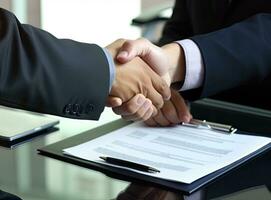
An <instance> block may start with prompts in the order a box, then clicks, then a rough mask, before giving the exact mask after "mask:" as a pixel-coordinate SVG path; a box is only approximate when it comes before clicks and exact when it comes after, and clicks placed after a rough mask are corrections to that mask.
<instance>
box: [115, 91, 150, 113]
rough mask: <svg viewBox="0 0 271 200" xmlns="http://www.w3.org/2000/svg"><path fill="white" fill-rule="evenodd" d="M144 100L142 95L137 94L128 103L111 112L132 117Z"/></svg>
mask: <svg viewBox="0 0 271 200" xmlns="http://www.w3.org/2000/svg"><path fill="white" fill-rule="evenodd" d="M145 101H146V98H145V97H144V95H142V94H137V95H136V96H134V97H133V98H132V99H130V100H129V101H127V102H125V103H123V104H122V105H121V106H119V107H115V108H113V111H114V112H115V113H116V114H117V115H132V114H134V113H136V112H137V110H138V109H139V108H140V107H141V106H142V105H143V103H144V102H145Z"/></svg>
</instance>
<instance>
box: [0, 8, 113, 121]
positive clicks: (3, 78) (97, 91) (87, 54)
mask: <svg viewBox="0 0 271 200" xmlns="http://www.w3.org/2000/svg"><path fill="white" fill-rule="evenodd" d="M108 88H109V66H108V61H107V58H106V55H105V53H104V51H103V49H102V48H101V47H99V46H97V45H95V44H85V43H79V42H75V41H72V40H66V39H57V38H55V37H54V36H52V35H51V34H49V33H47V32H45V31H42V30H40V29H38V28H35V27H32V26H30V25H23V24H20V22H19V21H18V20H17V19H16V17H15V16H14V15H13V14H12V13H10V12H8V11H6V10H4V9H0V104H2V105H6V106H10V107H15V108H21V109H26V110H31V111H35V112H41V113H48V114H53V115H59V116H64V117H70V118H78V119H98V118H99V116H100V114H101V112H102V111H103V109H104V105H105V101H106V97H107V96H108Z"/></svg>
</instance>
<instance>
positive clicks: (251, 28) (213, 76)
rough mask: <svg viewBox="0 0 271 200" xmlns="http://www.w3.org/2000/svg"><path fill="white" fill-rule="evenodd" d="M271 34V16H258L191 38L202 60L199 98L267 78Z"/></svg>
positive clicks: (260, 81) (270, 65)
mask: <svg viewBox="0 0 271 200" xmlns="http://www.w3.org/2000/svg"><path fill="white" fill-rule="evenodd" d="M270 33H271V14H257V15H255V16H252V17H250V18H248V19H247V20H244V21H242V22H239V23H236V24H234V25H232V26H230V27H227V28H224V29H221V30H219V31H215V32H212V33H209V34H204V35H198V36H194V37H192V39H193V40H194V41H195V42H196V43H197V45H198V46H199V48H200V50H201V53H202V57H203V60H204V67H205V79H204V85H203V88H202V93H201V97H206V96H211V95H214V94H217V93H219V92H221V91H225V90H228V89H232V88H235V87H238V86H242V85H249V84H253V85H257V84H260V83H262V82H263V81H265V80H266V79H267V78H270V75H271V34H270Z"/></svg>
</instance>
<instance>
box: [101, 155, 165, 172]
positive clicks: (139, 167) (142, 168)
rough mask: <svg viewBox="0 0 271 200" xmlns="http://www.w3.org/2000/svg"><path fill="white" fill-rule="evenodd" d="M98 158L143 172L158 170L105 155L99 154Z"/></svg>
mask: <svg viewBox="0 0 271 200" xmlns="http://www.w3.org/2000/svg"><path fill="white" fill-rule="evenodd" d="M100 158H101V159H102V160H104V161H105V162H107V163H110V164H114V165H118V166H122V167H128V168H131V169H136V170H139V171H143V172H149V173H157V172H160V171H159V170H158V169H155V168H153V167H150V166H146V165H142V164H138V163H135V162H130V161H127V160H122V159H118V158H112V157H105V156H100Z"/></svg>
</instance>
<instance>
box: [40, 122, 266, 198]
mask: <svg viewBox="0 0 271 200" xmlns="http://www.w3.org/2000/svg"><path fill="white" fill-rule="evenodd" d="M118 124H120V125H118ZM123 125H126V124H125V123H124V122H122V121H117V122H114V123H112V124H110V125H108V127H106V126H104V127H100V128H98V129H95V130H91V131H90V132H88V134H87V133H84V134H81V135H78V136H74V137H73V138H70V139H67V140H64V141H62V142H59V143H56V144H52V145H49V146H47V147H44V148H42V149H39V152H40V153H41V154H43V155H46V156H49V157H53V158H56V159H60V160H63V161H66V162H70V163H73V164H76V165H80V166H83V167H87V168H90V169H95V170H99V171H102V172H104V173H106V174H108V175H109V176H112V177H117V178H121V179H124V180H130V181H131V179H132V180H133V181H134V180H137V181H144V182H149V183H152V184H158V185H160V186H165V187H167V188H171V189H177V190H181V191H183V192H184V193H187V194H189V193H192V192H194V191H196V190H197V189H199V188H201V187H203V186H206V185H207V184H208V183H210V182H211V181H213V180H214V179H216V178H218V177H220V176H221V175H223V174H225V173H227V172H229V171H230V170H231V169H234V168H236V167H238V166H241V164H242V163H245V162H246V161H248V160H251V159H252V158H255V157H256V155H259V154H260V153H262V152H264V151H265V150H267V149H269V148H270V146H271V145H270V140H271V139H270V138H263V137H257V136H247V135H244V137H243V136H242V135H236V136H233V137H234V138H238V139H239V138H246V139H248V137H250V138H252V139H253V143H254V144H256V146H255V145H254V144H253V145H251V142H250V145H248V146H250V147H248V146H246V147H245V148H241V149H242V150H243V152H242V153H241V154H239V155H238V156H237V157H235V158H234V159H231V158H230V157H231V156H228V157H227V159H225V158H224V161H223V162H221V163H218V164H217V163H216V164H214V165H219V166H218V167H217V166H216V167H214V165H212V164H211V165H210V163H208V162H207V164H206V161H205V160H204V158H203V157H202V156H200V158H199V157H198V158H195V157H194V158H191V157H189V154H186V155H180V154H179V153H180V152H179V150H180V149H179V150H178V148H179V147H182V148H186V149H189V148H190V147H191V137H192V136H193V135H191V133H187V132H186V133H185V134H183V136H182V139H180V136H179V133H178V131H179V130H178V127H177V128H176V127H175V128H174V127H173V128H171V129H172V131H171V132H173V134H175V136H170V137H169V138H168V137H165V136H166V135H170V132H168V128H165V129H163V128H162V129H161V128H154V129H152V128H148V129H149V130H150V129H152V131H150V132H148V131H147V133H146V131H145V129H146V128H145V127H142V126H141V125H139V124H132V125H129V126H126V127H124V128H122V129H118V128H120V127H122V126H123ZM109 126H111V127H109ZM183 128H184V127H183ZM185 128H186V129H187V128H188V127H185ZM190 129H193V128H189V130H190ZM114 130H116V131H115V132H112V131H114ZM153 130H157V131H153ZM158 130H159V131H158ZM193 130H194V129H193ZM165 131H166V132H165ZM176 131H177V132H176ZM205 131H207V130H205ZM108 132H111V133H109V134H106V133H108ZM239 133H240V132H239ZM91 134H92V135H91ZM161 134H162V135H161ZM192 134H193V133H192ZM204 134H205V133H202V134H199V135H197V136H196V138H197V140H198V141H199V140H206V138H208V140H211V141H215V142H221V141H219V140H220V139H221V138H224V139H223V140H224V141H227V140H228V141H227V142H229V143H231V142H232V141H230V140H229V139H225V138H227V137H228V135H226V134H222V133H211V134H217V135H219V138H220V139H219V138H216V137H213V136H214V135H204ZM207 134H210V133H209V132H208V131H207ZM102 135H104V136H102ZM225 136H227V137H225ZM141 137H147V138H149V140H150V141H153V142H156V144H157V143H158V144H159V143H162V144H161V145H163V146H164V145H166V146H171V147H170V148H175V151H168V150H166V149H163V148H161V147H160V148H157V146H156V148H155V149H153V150H150V149H151V148H152V147H151V145H149V144H146V141H145V142H141V143H139V142H137V143H136V145H135V144H133V146H131V145H130V144H131V143H132V140H138V139H139V138H141ZM95 138H97V139H95ZM112 138H113V139H112ZM173 138H174V139H173ZM183 138H186V139H185V140H186V141H184V140H183ZM189 138H190V139H189ZM187 139H189V140H187ZM255 139H256V140H255ZM180 141H181V143H182V146H180ZM188 141H190V143H189V142H188ZM242 142H243V141H242ZM200 143H201V146H200V145H199V144H197V145H195V146H194V147H196V148H198V149H199V148H200V149H201V151H203V152H204V154H210V153H211V152H212V151H213V150H214V149H212V148H211V147H210V146H209V145H207V147H204V146H203V142H200ZM140 145H141V146H140ZM142 145H143V146H142ZM238 145H239V144H238ZM176 146H177V147H178V148H177V150H176ZM218 146H219V145H218ZM86 147H87V149H88V150H86ZM116 147H117V148H116ZM247 147H248V148H247ZM246 148H247V150H248V151H246ZM124 149H125V150H124ZM63 150H64V151H65V153H63ZM82 150H83V152H84V153H82ZM93 150H94V153H93ZM190 150H191V149H190ZM217 150H218V149H217ZM131 151H132V152H133V154H132V155H131V154H130V153H131ZM228 151H229V149H228V150H227V149H224V150H223V149H220V151H219V155H223V154H225V153H227V152H228ZM244 152H246V153H245V154H244ZM78 153H79V154H78ZM138 153H139V155H143V156H138ZM143 153H144V154H143ZM146 153H147V154H146ZM190 153H191V152H190ZM192 153H193V152H192ZM194 153H195V152H194ZM235 153H236V152H235ZM68 154H69V155H68ZM95 154H96V155H95ZM127 154H128V155H127ZM161 154H162V156H161ZM237 154H238V153H237ZM93 155H94V157H92V156H93ZM216 155H217V154H216ZM232 155H233V154H232ZM88 156H89V157H88ZM95 156H96V157H95ZM100 156H110V157H117V158H119V159H124V160H129V161H132V162H137V163H140V164H144V165H149V166H152V167H154V168H158V169H159V171H160V172H161V173H152V174H150V173H147V172H142V171H138V170H134V169H129V168H126V167H123V166H114V165H111V164H108V163H104V161H102V160H101V159H100V158H99V157H100ZM122 156H123V157H122ZM156 156H158V157H159V159H158V160H157V158H155V157H156ZM163 156H164V157H167V158H166V161H168V162H166V161H165V158H162V157H163ZM169 157H171V158H169ZM135 158H136V160H134V159H135ZM176 159H178V162H177V163H176V162H175V161H174V160H176ZM169 160H171V162H170V161H169ZM184 161H185V162H186V164H185V162H184ZM204 162H205V163H204ZM157 163H158V164H157ZM187 163H190V168H191V165H195V166H200V167H199V168H198V169H200V170H197V169H196V168H194V169H192V170H190V169H189V165H188V164H187ZM204 164H206V166H205V167H204ZM178 167H179V169H178ZM178 171H179V172H178ZM186 174H190V176H188V175H186Z"/></svg>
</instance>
